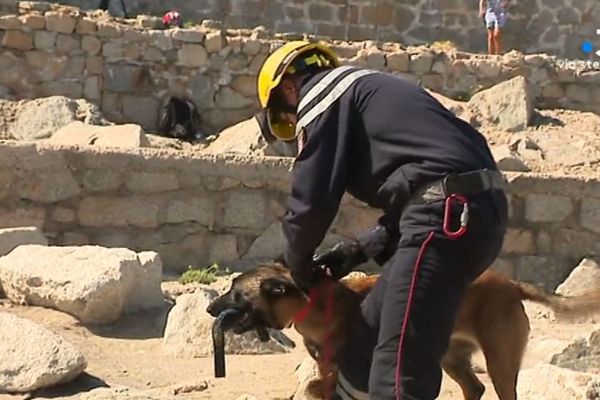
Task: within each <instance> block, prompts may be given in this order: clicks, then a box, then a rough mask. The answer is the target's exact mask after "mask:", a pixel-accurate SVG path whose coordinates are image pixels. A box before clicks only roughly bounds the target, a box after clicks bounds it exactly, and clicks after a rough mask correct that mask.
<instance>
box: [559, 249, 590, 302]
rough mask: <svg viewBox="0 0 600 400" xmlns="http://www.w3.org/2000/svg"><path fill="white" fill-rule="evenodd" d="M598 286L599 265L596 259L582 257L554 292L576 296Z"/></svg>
mask: <svg viewBox="0 0 600 400" xmlns="http://www.w3.org/2000/svg"><path fill="white" fill-rule="evenodd" d="M598 288H600V266H599V265H598V263H596V261H594V260H592V259H590V258H584V259H583V260H581V262H580V263H579V265H577V266H576V267H575V268H574V269H573V270H572V271H571V273H570V274H569V276H568V277H567V279H565V281H564V282H563V283H561V284H560V285H559V286H558V287H557V288H556V293H557V294H560V295H563V296H578V295H581V294H584V293H585V292H588V291H590V290H594V289H598Z"/></svg>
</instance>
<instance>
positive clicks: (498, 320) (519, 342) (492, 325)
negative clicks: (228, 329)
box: [207, 264, 600, 400]
mask: <svg viewBox="0 0 600 400" xmlns="http://www.w3.org/2000/svg"><path fill="white" fill-rule="evenodd" d="M377 278H378V277H377V276H369V277H365V278H346V279H343V280H341V281H339V282H338V281H333V280H331V279H323V280H322V281H321V282H320V283H319V284H318V285H317V287H316V288H314V289H313V291H312V292H311V294H310V296H308V297H307V296H306V295H305V294H304V293H303V292H301V291H300V290H299V289H298V287H297V286H296V285H295V284H294V283H293V281H292V278H291V276H290V273H289V270H288V269H286V268H284V267H282V266H281V265H278V264H270V265H261V266H258V267H257V268H255V269H253V270H251V271H248V272H246V273H244V274H242V275H240V276H238V277H237V278H235V279H234V280H233V283H232V286H231V289H230V290H229V291H228V292H227V293H225V294H223V295H222V296H220V297H218V298H217V299H215V300H214V301H213V302H212V303H211V305H210V306H209V307H208V309H207V311H208V312H209V313H210V314H211V315H213V316H217V315H219V314H220V313H221V312H222V311H223V310H225V309H229V308H233V309H236V310H238V311H240V313H239V318H238V319H237V321H235V322H234V331H235V332H236V333H243V332H245V331H248V330H251V329H256V328H264V327H270V328H273V329H284V328H287V327H291V326H292V325H294V327H295V329H296V330H297V331H298V332H299V333H300V334H301V335H302V337H303V339H304V344H305V346H306V348H307V350H308V352H309V354H310V355H311V357H313V358H314V359H315V360H316V361H317V364H318V366H319V372H320V379H321V381H320V382H318V384H316V385H314V386H313V388H312V389H313V390H312V391H313V392H314V391H319V392H320V393H321V395H320V396H319V397H322V396H323V395H322V393H323V392H326V393H331V390H332V386H334V385H335V382H336V368H335V365H336V359H337V355H338V354H339V352H340V350H341V349H342V347H343V345H344V343H345V341H346V334H347V332H348V331H349V330H350V329H351V326H350V325H351V324H352V321H353V318H354V317H355V316H356V315H357V314H358V313H359V305H360V302H361V300H362V299H363V298H364V296H366V295H367V294H368V292H369V291H370V290H371V288H372V287H373V286H374V285H375V282H376V280H377ZM523 300H530V301H534V302H538V303H541V304H544V305H546V306H548V307H550V308H551V309H552V310H553V311H554V312H555V313H557V314H561V315H570V316H574V315H581V314H588V313H591V312H595V311H597V310H599V309H600V292H591V293H589V294H587V295H584V296H577V297H561V296H558V295H554V294H549V293H546V292H545V291H543V290H542V289H540V288H537V287H535V286H533V285H529V284H526V283H521V282H515V281H512V280H509V279H506V278H505V277H503V276H502V275H499V274H497V273H495V272H492V271H486V272H485V273H483V274H482V275H481V276H480V277H479V278H478V279H477V280H476V281H475V282H473V283H472V284H471V285H470V287H469V288H468V289H467V292H466V294H465V297H464V299H463V301H462V305H461V308H460V310H459V314H458V317H457V319H456V323H455V327H454V331H453V334H452V337H451V340H450V345H449V348H448V350H447V352H446V355H445V357H444V359H443V361H442V367H443V369H444V371H446V373H447V374H448V375H449V376H450V377H451V378H452V379H453V380H455V381H456V382H457V383H458V384H459V385H460V387H461V389H462V392H463V395H464V398H465V400H479V399H481V397H482V396H483V392H484V391H485V387H484V385H483V384H482V383H481V381H480V380H479V379H478V378H477V376H476V375H475V373H474V371H473V369H472V366H471V356H472V354H473V353H474V352H475V351H477V350H479V349H480V350H481V351H482V352H483V355H484V356H485V361H486V365H487V373H488V375H489V376H490V378H491V380H492V383H493V385H494V389H495V390H496V393H497V395H498V398H499V399H500V400H516V398H517V394H516V387H517V377H518V373H519V370H520V368H521V361H522V358H523V354H524V351H525V347H526V345H527V339H528V336H529V330H530V327H529V319H528V317H527V315H526V314H525V310H524V308H523V303H522V301H523ZM331 307H334V308H335V312H334V313H331Z"/></svg>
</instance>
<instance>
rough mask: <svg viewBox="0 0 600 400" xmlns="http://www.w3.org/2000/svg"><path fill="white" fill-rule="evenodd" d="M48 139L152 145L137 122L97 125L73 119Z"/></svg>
mask: <svg viewBox="0 0 600 400" xmlns="http://www.w3.org/2000/svg"><path fill="white" fill-rule="evenodd" d="M46 141H47V142H49V143H55V144H62V145H69V146H73V145H79V146H99V147H122V148H138V147H150V142H149V140H148V139H147V138H146V135H145V133H144V130H143V129H142V127H141V126H139V125H136V124H124V125H111V126H97V125H89V124H84V123H83V122H81V121H73V122H71V123H70V124H68V125H66V126H64V127H62V128H60V129H59V130H57V131H56V132H55V133H54V134H53V135H52V137H50V138H49V139H47V140H46Z"/></svg>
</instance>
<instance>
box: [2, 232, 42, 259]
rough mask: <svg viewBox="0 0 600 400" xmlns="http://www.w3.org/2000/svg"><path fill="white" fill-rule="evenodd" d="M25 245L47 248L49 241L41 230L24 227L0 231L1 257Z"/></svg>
mask: <svg viewBox="0 0 600 400" xmlns="http://www.w3.org/2000/svg"><path fill="white" fill-rule="evenodd" d="M25 244H40V245H44V246H47V245H48V239H47V238H46V236H44V234H43V233H42V231H41V230H40V229H39V228H36V227H35V226H24V227H19V228H7V229H0V256H4V255H6V254H8V253H10V252H11V251H12V250H14V249H15V248H16V247H18V246H21V245H25Z"/></svg>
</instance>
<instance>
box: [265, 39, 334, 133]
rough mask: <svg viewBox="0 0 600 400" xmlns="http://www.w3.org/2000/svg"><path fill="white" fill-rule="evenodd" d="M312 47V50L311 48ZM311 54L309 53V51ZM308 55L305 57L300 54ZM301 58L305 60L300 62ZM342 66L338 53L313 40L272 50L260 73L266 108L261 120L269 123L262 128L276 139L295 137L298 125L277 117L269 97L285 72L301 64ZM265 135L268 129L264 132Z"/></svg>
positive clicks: (293, 70) (287, 72)
mask: <svg viewBox="0 0 600 400" xmlns="http://www.w3.org/2000/svg"><path fill="white" fill-rule="evenodd" d="M311 50H313V51H311ZM307 53H308V54H307ZM302 55H305V56H306V57H304V58H303V57H301V56H302ZM298 60H300V61H302V62H301V63H300V64H298V62H297V61H298ZM311 65H319V66H332V67H337V66H339V61H338V58H337V56H336V55H335V53H334V52H333V51H332V50H331V49H330V48H329V47H327V46H325V45H323V44H320V43H311V42H308V41H304V40H297V41H292V42H289V43H286V44H285V45H283V46H282V47H280V48H278V49H277V50H275V51H274V52H273V53H271V54H270V55H269V56H268V57H267V59H266V60H265V62H264V63H263V65H262V67H261V69H260V72H259V74H258V81H257V84H258V88H257V89H258V100H259V102H260V106H261V108H262V109H263V110H262V111H261V114H263V115H262V118H260V119H261V120H262V121H261V122H264V123H266V124H268V127H265V126H261V129H263V131H264V130H265V129H267V131H268V133H267V135H265V136H268V134H269V133H270V134H271V135H273V136H275V138H277V139H280V140H284V141H289V140H293V139H295V137H296V133H295V128H294V127H293V126H290V125H289V124H287V123H284V122H281V121H278V120H277V116H273V115H271V113H270V112H269V109H268V108H269V100H271V94H272V93H273V90H274V89H275V88H276V87H277V86H278V85H279V84H280V83H281V79H282V77H283V76H284V75H285V74H292V73H294V72H297V70H298V69H299V68H301V67H302V66H311ZM263 134H265V132H263Z"/></svg>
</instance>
